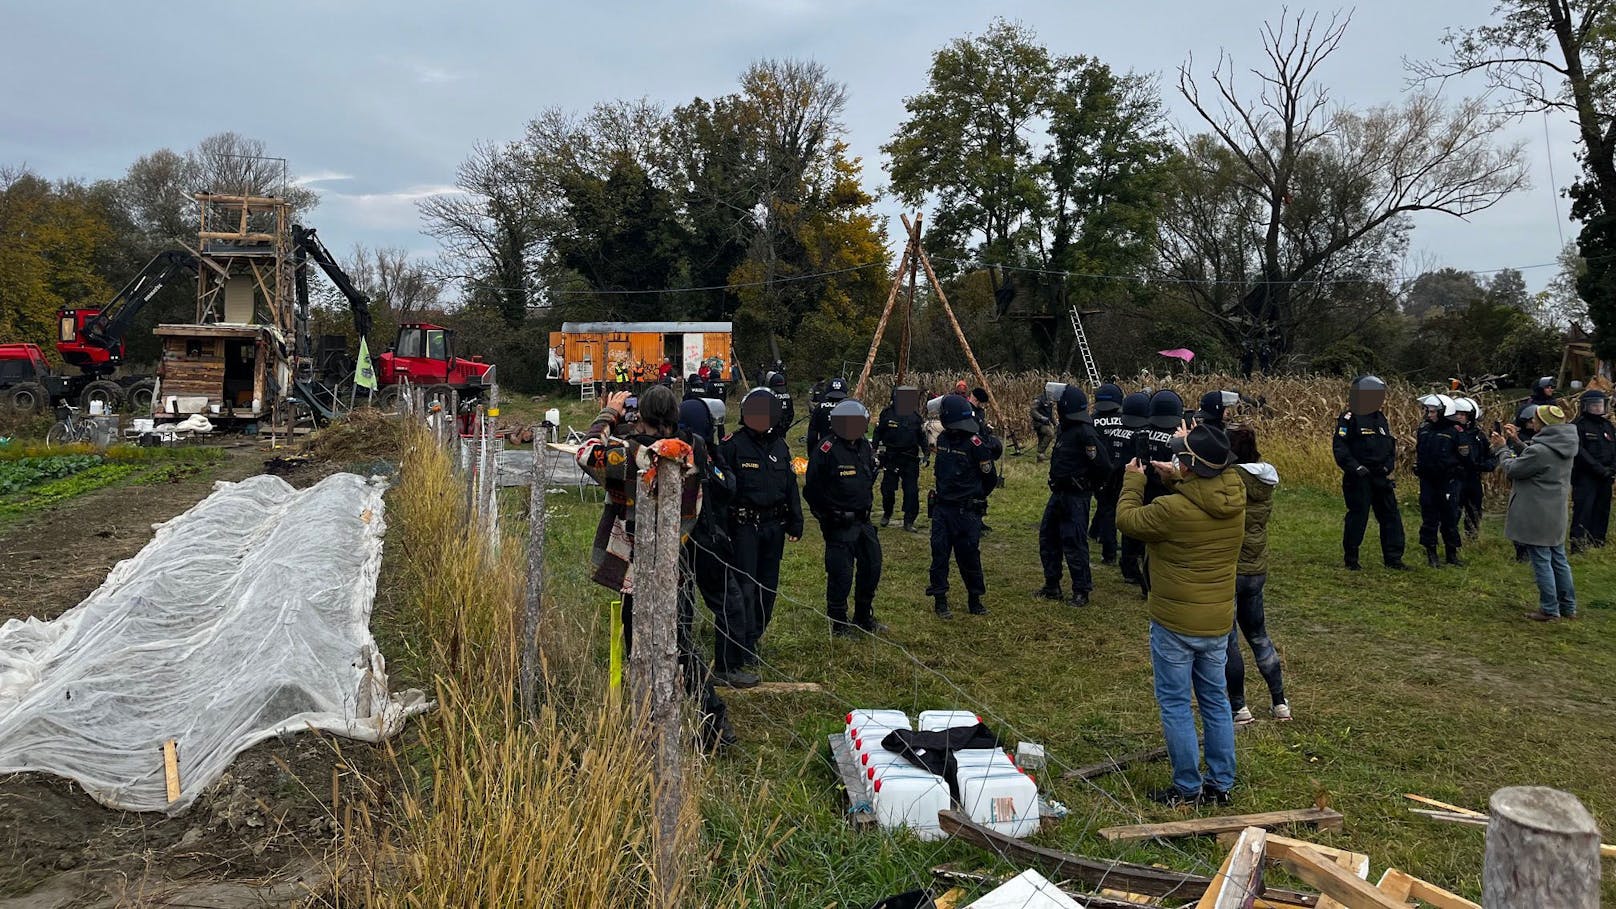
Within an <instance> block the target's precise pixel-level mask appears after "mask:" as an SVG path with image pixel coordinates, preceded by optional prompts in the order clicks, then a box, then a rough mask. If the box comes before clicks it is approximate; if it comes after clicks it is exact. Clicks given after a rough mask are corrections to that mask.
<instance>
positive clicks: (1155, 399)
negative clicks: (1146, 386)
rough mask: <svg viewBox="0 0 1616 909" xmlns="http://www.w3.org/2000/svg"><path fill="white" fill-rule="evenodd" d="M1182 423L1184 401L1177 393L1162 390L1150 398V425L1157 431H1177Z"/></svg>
mask: <svg viewBox="0 0 1616 909" xmlns="http://www.w3.org/2000/svg"><path fill="white" fill-rule="evenodd" d="M1183 423H1184V399H1183V398H1181V397H1179V396H1178V392H1176V391H1172V390H1170V389H1166V388H1164V389H1162V390H1161V391H1158V392H1156V393H1155V394H1153V395H1151V396H1150V425H1152V426H1154V427H1156V428H1157V429H1177V428H1178V427H1179V426H1181V425H1183Z"/></svg>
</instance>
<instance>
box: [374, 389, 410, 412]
mask: <svg viewBox="0 0 1616 909" xmlns="http://www.w3.org/2000/svg"><path fill="white" fill-rule="evenodd" d="M403 398H404V389H403V388H402V387H401V386H398V385H383V386H382V389H381V391H379V392H377V393H376V409H377V410H379V411H381V412H382V413H385V414H396V413H398V412H399V408H400V407H401V406H402V401H403Z"/></svg>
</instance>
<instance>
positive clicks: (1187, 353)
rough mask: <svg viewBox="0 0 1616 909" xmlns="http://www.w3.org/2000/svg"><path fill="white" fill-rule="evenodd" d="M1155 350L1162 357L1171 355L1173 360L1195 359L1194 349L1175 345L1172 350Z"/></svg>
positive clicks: (1186, 360)
mask: <svg viewBox="0 0 1616 909" xmlns="http://www.w3.org/2000/svg"><path fill="white" fill-rule="evenodd" d="M1156 352H1157V353H1159V354H1161V355H1162V356H1164V357H1172V358H1173V359H1175V360H1183V361H1184V362H1185V363H1188V362H1189V361H1191V360H1193V359H1195V351H1193V350H1190V349H1189V348H1187V347H1175V348H1173V349H1172V350H1158V351H1156Z"/></svg>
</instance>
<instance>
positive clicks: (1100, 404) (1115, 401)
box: [1094, 382, 1125, 413]
mask: <svg viewBox="0 0 1616 909" xmlns="http://www.w3.org/2000/svg"><path fill="white" fill-rule="evenodd" d="M1124 397H1125V395H1123V393H1122V386H1121V385H1118V384H1117V383H1115V382H1106V383H1105V384H1103V385H1101V386H1100V387H1099V388H1096V389H1094V412H1095V413H1116V412H1117V411H1119V410H1121V409H1122V399H1123V398H1124Z"/></svg>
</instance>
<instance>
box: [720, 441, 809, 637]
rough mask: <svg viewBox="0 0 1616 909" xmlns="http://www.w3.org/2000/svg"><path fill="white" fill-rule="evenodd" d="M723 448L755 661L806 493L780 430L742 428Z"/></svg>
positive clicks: (731, 520)
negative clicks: (732, 482) (731, 477)
mask: <svg viewBox="0 0 1616 909" xmlns="http://www.w3.org/2000/svg"><path fill="white" fill-rule="evenodd" d="M718 451H719V456H720V457H722V458H723V459H724V463H725V464H727V465H729V467H730V469H731V470H733V471H734V472H735V497H734V498H733V499H731V500H730V508H729V536H730V540H731V542H732V543H733V545H734V547H735V568H736V570H737V571H738V572H740V585H741V594H742V596H743V597H744V598H745V602H746V608H747V613H748V616H749V621H748V623H747V631H748V634H749V635H750V640H748V641H747V648H746V649H747V651H748V656H749V658H750V659H752V660H756V659H757V653H758V642H759V641H761V640H762V639H763V634H764V632H765V631H766V630H767V629H768V627H769V619H770V618H772V617H773V615H774V601H775V597H776V595H777V593H778V591H779V588H780V559H781V557H782V556H783V555H784V554H785V545H786V537H788V536H791V537H800V536H802V498H801V495H800V493H799V492H798V490H797V475H796V474H795V473H794V472H793V471H792V469H791V450H790V449H789V448H787V447H786V443H785V440H784V439H782V438H780V436H779V434H778V432H772V431H771V432H767V433H763V434H761V435H760V434H758V433H756V432H753V431H752V430H751V429H747V428H742V429H740V430H738V431H736V432H733V433H731V434H729V435H728V436H725V437H724V441H723V442H722V443H721V444H720V445H719V446H718Z"/></svg>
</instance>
